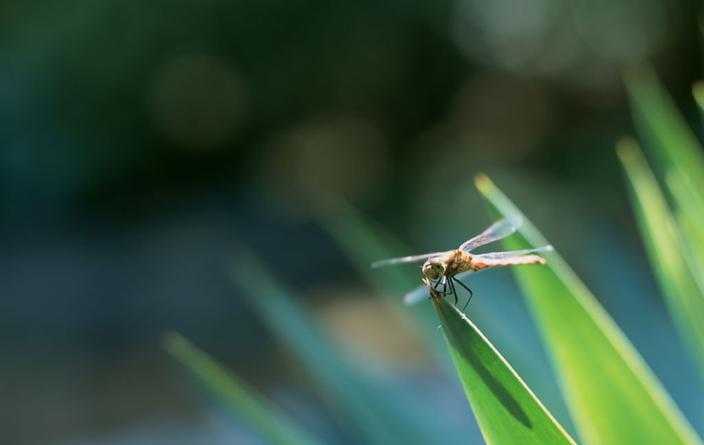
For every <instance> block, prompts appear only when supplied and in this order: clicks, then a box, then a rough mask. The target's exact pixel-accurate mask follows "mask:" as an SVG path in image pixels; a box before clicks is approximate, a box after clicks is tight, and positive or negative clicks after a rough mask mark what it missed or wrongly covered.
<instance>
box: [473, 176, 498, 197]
mask: <svg viewBox="0 0 704 445" xmlns="http://www.w3.org/2000/svg"><path fill="white" fill-rule="evenodd" d="M474 186H475V187H476V188H477V190H479V191H480V192H481V193H482V194H484V195H486V194H488V193H489V190H490V189H491V188H493V187H494V183H493V182H492V181H491V179H489V177H488V176H487V175H485V174H484V173H479V174H477V175H476V176H475V177H474Z"/></svg>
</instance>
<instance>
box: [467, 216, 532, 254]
mask: <svg viewBox="0 0 704 445" xmlns="http://www.w3.org/2000/svg"><path fill="white" fill-rule="evenodd" d="M520 225H521V222H520V221H511V220H508V219H501V220H499V221H496V222H495V223H494V224H492V225H490V226H489V227H488V228H486V229H485V230H484V231H483V232H482V233H480V234H479V235H477V236H475V237H473V238H471V239H469V240H467V241H465V242H464V243H462V245H461V246H460V250H464V251H465V252H471V251H472V250H474V249H476V248H477V247H479V246H483V245H485V244H489V243H493V242H494V241H498V240H500V239H503V238H506V237H507V236H509V235H511V234H512V233H514V232H515V231H516V229H518V227H519V226H520Z"/></svg>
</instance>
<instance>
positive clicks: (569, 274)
mask: <svg viewBox="0 0 704 445" xmlns="http://www.w3.org/2000/svg"><path fill="white" fill-rule="evenodd" d="M476 182H477V188H478V189H479V190H480V192H481V193H482V194H483V195H484V196H485V197H486V199H487V200H488V201H489V202H490V203H491V205H492V206H493V208H494V209H495V210H496V211H498V212H499V213H500V214H501V215H503V216H505V217H507V218H516V217H518V218H522V219H523V221H524V223H523V225H522V226H521V228H520V229H519V236H514V237H513V238H512V239H509V240H507V241H506V242H505V243H504V244H505V245H506V247H507V248H508V249H520V248H527V247H532V246H541V245H546V244H550V243H549V242H548V241H547V240H546V239H545V238H544V237H543V236H542V235H541V234H540V232H539V231H538V230H537V229H536V228H535V226H533V224H532V223H531V222H530V221H529V220H528V219H527V218H525V216H524V215H523V214H522V213H521V212H520V211H519V210H518V208H517V207H516V206H515V205H514V204H513V203H512V202H511V201H510V200H509V199H508V198H507V197H506V196H505V195H504V194H503V193H502V192H501V191H500V190H499V189H498V188H497V187H496V186H495V185H494V184H493V183H492V182H491V181H490V180H489V178H487V177H485V176H480V177H478V178H477V181H476ZM545 256H546V257H547V258H548V267H530V266H528V267H523V268H519V267H517V268H514V273H515V275H516V277H517V278H518V282H519V284H520V285H521V287H522V288H523V290H524V293H525V296H526V298H527V300H528V303H529V307H530V308H531V311H532V312H533V315H534V317H535V319H536V323H537V325H538V327H539V328H540V330H541V332H542V335H543V338H544V339H545V342H546V345H547V348H548V350H549V352H550V354H551V356H552V359H553V362H554V365H555V368H556V371H557V372H558V374H559V375H560V376H561V378H562V382H561V383H562V389H563V392H564V393H565V398H566V400H567V404H568V406H569V408H570V412H571V414H572V418H573V419H574V421H575V423H576V425H577V428H578V430H579V432H580V436H581V437H582V439H583V440H584V441H585V442H586V443H589V444H606V445H610V444H614V445H620V444H626V443H629V444H630V443H634V444H635V443H637V444H663V443H667V444H700V443H701V441H700V439H699V438H698V437H697V436H696V434H695V433H694V430H693V429H692V427H691V426H690V425H689V423H688V422H687V420H686V419H685V418H684V416H683V415H682V414H681V412H680V411H679V409H678V408H677V407H676V406H675V404H674V402H673V401H672V400H671V399H670V397H669V395H668V394H667V392H666V391H665V390H664V389H663V387H662V385H661V384H660V382H659V381H658V380H657V379H656V377H655V376H654V375H653V373H652V371H651V370H650V369H649V368H648V366H647V365H646V364H645V362H644V361H643V359H642V358H641V357H640V355H639V354H638V352H637V351H636V350H635V348H634V347H633V345H632V344H631V343H630V342H629V341H628V339H627V338H626V337H625V335H624V334H623V332H621V330H620V329H619V328H618V326H617V325H616V324H615V323H614V321H613V320H612V319H611V317H609V315H608V314H607V313H606V311H605V310H604V309H603V308H602V306H601V305H600V304H599V303H598V301H597V300H596V298H595V297H594V296H593V295H592V293H591V292H590V291H589V289H587V287H586V286H585V285H584V283H583V282H582V281H581V280H580V279H579V278H578V277H577V275H576V274H575V273H574V271H573V270H572V269H571V268H570V267H569V266H568V265H567V263H566V262H565V261H564V260H563V259H562V258H561V257H560V255H559V254H558V253H557V252H553V253H551V254H546V255H545Z"/></svg>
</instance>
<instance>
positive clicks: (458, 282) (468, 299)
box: [453, 278, 474, 311]
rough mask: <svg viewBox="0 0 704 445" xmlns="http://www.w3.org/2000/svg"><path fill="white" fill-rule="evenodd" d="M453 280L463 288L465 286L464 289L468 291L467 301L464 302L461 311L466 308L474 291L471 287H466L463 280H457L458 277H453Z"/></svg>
mask: <svg viewBox="0 0 704 445" xmlns="http://www.w3.org/2000/svg"><path fill="white" fill-rule="evenodd" d="M453 281H454V282H455V283H457V284H459V285H460V286H462V287H463V288H465V290H467V292H469V298H467V302H466V303H465V304H464V307H463V308H462V311H464V310H465V309H466V308H467V305H468V304H469V302H470V301H471V300H472V297H473V296H474V292H472V289H470V288H469V287H467V286H466V285H465V284H464V283H463V282H461V281H460V280H458V279H456V278H453Z"/></svg>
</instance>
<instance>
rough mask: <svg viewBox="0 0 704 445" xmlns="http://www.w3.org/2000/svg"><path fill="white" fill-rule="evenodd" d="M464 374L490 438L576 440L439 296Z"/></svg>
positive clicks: (456, 360)
mask: <svg viewBox="0 0 704 445" xmlns="http://www.w3.org/2000/svg"><path fill="white" fill-rule="evenodd" d="M433 303H434V305H435V309H436V310H437V313H438V317H439V318H440V321H441V323H442V326H443V330H444V332H445V337H446V340H447V345H448V348H449V349H450V355H451V356H452V360H453V362H454V364H455V367H456V369H457V374H458V377H459V379H460V381H461V383H462V386H463V388H464V391H465V395H466V396H467V400H468V401H469V404H470V406H471V407H472V410H473V411H474V414H475V416H476V418H477V422H478V423H479V426H480V429H481V431H482V434H483V436H484V439H485V440H486V442H487V443H488V444H496V445H504V444H507V445H510V444H536V445H538V444H574V443H575V442H574V440H573V439H572V438H571V437H570V436H569V434H568V433H567V432H566V431H565V430H564V428H562V426H561V425H560V424H559V423H558V422H557V421H556V420H555V418H554V417H553V416H552V415H551V414H550V413H549V412H548V411H547V409H546V408H545V407H544V406H543V405H542V403H540V401H539V400H538V398H537V397H536V396H535V394H533V392H532V391H531V390H530V388H528V386H527V385H526V384H525V382H524V381H523V380H522V379H521V378H520V376H519V375H518V374H517V373H516V371H515V370H514V369H513V368H512V367H511V365H510V364H509V363H508V362H507V361H506V359H505V358H504V357H503V356H502V355H501V354H500V353H499V352H498V351H497V350H496V348H495V347H494V346H493V345H492V344H491V342H489V340H488V339H487V338H486V337H485V336H484V334H483V333H482V332H481V331H480V330H479V329H478V328H477V327H476V326H475V325H474V324H473V323H472V322H471V321H470V320H469V319H468V318H467V317H465V316H464V314H462V313H461V312H459V311H458V310H457V309H456V308H455V307H454V306H451V305H450V304H448V303H447V302H446V301H445V300H444V299H433Z"/></svg>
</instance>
